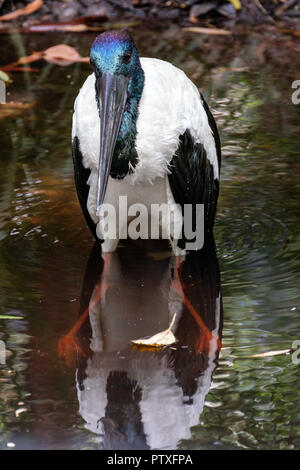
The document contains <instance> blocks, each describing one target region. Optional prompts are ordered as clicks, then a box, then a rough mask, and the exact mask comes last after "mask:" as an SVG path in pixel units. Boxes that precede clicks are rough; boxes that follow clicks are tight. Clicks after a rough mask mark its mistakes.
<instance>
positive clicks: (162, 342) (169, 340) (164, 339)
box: [131, 313, 176, 348]
mask: <svg viewBox="0 0 300 470" xmlns="http://www.w3.org/2000/svg"><path fill="white" fill-rule="evenodd" d="M175 318H176V313H174V316H173V318H172V321H171V323H170V326H169V328H168V329H167V330H164V331H161V332H160V333H157V334H156V335H154V336H151V338H148V339H142V338H141V339H135V340H132V341H131V342H132V343H133V344H136V345H137V346H147V347H150V348H162V347H164V346H169V345H170V344H173V343H175V342H176V338H175V336H174V335H173V333H172V331H171V328H172V326H173V325H174V321H175Z"/></svg>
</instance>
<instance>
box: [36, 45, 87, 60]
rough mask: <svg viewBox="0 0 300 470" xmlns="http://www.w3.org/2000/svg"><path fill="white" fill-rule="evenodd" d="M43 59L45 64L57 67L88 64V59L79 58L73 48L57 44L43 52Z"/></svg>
mask: <svg viewBox="0 0 300 470" xmlns="http://www.w3.org/2000/svg"><path fill="white" fill-rule="evenodd" d="M43 58H44V59H45V60H46V61H47V62H51V63H53V64H57V65H70V64H73V63H74V62H89V61H90V59H89V57H81V55H80V54H79V53H78V52H77V51H76V49H74V47H71V46H67V45H66V44H57V46H53V47H49V49H46V50H45V51H44V52H43Z"/></svg>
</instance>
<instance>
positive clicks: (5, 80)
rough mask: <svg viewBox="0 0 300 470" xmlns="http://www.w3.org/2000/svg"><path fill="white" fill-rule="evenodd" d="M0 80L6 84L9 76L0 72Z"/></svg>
mask: <svg viewBox="0 0 300 470" xmlns="http://www.w3.org/2000/svg"><path fill="white" fill-rule="evenodd" d="M0 80H2V81H3V82H8V81H9V76H8V75H7V73H5V72H3V70H0Z"/></svg>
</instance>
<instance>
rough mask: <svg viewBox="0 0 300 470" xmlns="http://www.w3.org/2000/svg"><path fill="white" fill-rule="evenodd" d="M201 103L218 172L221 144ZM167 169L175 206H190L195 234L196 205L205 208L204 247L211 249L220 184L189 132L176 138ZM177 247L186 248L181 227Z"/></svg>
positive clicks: (202, 151)
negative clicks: (215, 152) (176, 144)
mask: <svg viewBox="0 0 300 470" xmlns="http://www.w3.org/2000/svg"><path fill="white" fill-rule="evenodd" d="M201 96H202V95H201ZM202 100H203V105H204V109H205V111H206V113H207V117H208V122H209V125H210V128H211V130H212V132H213V136H214V139H215V145H216V151H217V157H218V165H219V169H220V166H221V144H220V138H219V134H218V130H217V126H216V123H215V120H214V118H213V116H212V114H211V112H210V110H209V108H208V106H207V104H206V102H205V100H204V99H203V97H202ZM170 168H171V173H170V174H169V183H170V187H171V191H172V193H173V197H174V200H175V202H176V203H177V204H180V206H181V207H182V209H183V205H184V204H192V205H193V230H195V222H196V216H195V213H196V204H204V247H205V248H208V247H211V246H213V245H214V240H213V225H214V220H215V214H216V208H217V200H218V195H219V181H218V180H217V179H215V178H214V169H213V165H212V164H211V163H210V161H209V159H208V158H207V155H206V151H205V148H204V146H203V145H202V144H201V143H195V142H194V139H193V137H192V135H191V133H190V131H189V129H187V130H186V131H185V133H184V134H182V135H181V136H180V138H179V146H178V149H177V151H176V152H175V155H174V157H173V159H172V161H171V167H170ZM178 245H179V246H180V247H181V248H184V247H185V238H184V227H183V236H182V239H181V240H179V243H178Z"/></svg>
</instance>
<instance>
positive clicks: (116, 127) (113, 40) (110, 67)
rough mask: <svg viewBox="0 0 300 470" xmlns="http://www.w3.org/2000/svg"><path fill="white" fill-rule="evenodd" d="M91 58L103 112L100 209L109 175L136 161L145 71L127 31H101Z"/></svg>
mask: <svg viewBox="0 0 300 470" xmlns="http://www.w3.org/2000/svg"><path fill="white" fill-rule="evenodd" d="M90 60H91V64H92V65H93V66H94V74H95V78H96V80H95V89H96V101H97V106H98V110H99V116H100V157H99V172H98V195H97V210H98V209H99V208H100V206H101V204H102V202H103V200H104V196H105V191H106V186H107V181H108V177H109V175H111V176H112V177H114V178H123V177H124V176H126V174H127V173H128V172H130V171H131V169H132V168H134V166H135V165H136V162H137V154H136V152H135V149H134V142H135V136H136V121H137V117H138V105H139V101H140V98H141V95H142V92H143V88H144V72H143V69H142V67H141V63H140V59H139V55H138V51H137V48H136V45H135V43H134V41H133V39H132V38H131V36H130V35H129V34H128V33H127V32H126V31H106V32H105V33H102V34H100V35H99V36H98V37H97V38H96V39H95V41H94V42H93V44H92V47H91V53H90Z"/></svg>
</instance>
